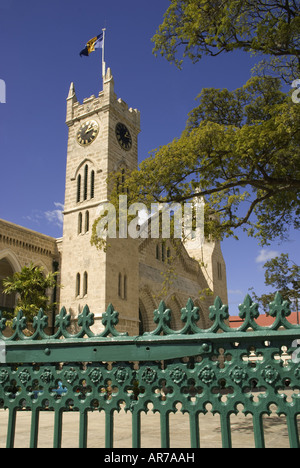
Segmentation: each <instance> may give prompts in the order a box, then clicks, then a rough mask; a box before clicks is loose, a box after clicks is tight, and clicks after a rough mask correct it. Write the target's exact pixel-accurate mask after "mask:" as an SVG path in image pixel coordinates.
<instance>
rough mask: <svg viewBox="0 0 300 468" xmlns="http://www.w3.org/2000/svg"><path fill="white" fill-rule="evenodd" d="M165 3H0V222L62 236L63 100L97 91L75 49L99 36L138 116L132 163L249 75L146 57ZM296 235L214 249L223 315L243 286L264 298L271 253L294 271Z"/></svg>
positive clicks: (224, 62)
mask: <svg viewBox="0 0 300 468" xmlns="http://www.w3.org/2000/svg"><path fill="white" fill-rule="evenodd" d="M168 5H169V0H151V1H146V0H127V1H126V2H125V1H124V0H110V1H104V0H94V2H91V3H89V2H82V1H78V0H52V1H51V2H50V1H45V0H26V1H24V0H0V79H2V80H4V81H5V83H6V103H5V104H3V103H0V158H1V159H0V161H1V166H0V167H1V189H0V190H1V194H2V196H1V202H0V218H2V219H6V220H8V221H11V222H14V223H17V224H20V225H22V226H25V227H27V228H30V229H33V230H36V231H39V232H43V233H45V234H48V235H51V236H54V237H60V236H61V235H62V223H61V221H62V216H61V209H62V206H63V203H64V185H65V166H66V153H67V127H66V125H65V123H64V122H65V111H66V97H67V94H68V90H69V86H70V82H71V81H74V83H75V89H76V94H77V97H78V99H79V100H80V101H82V100H83V99H84V98H85V97H89V96H90V95H92V94H97V93H98V92H99V91H100V90H101V86H102V83H101V52H100V51H96V52H95V53H94V54H92V55H91V56H90V57H88V58H86V57H83V58H80V57H79V52H80V51H81V50H82V49H83V48H84V46H85V43H86V42H87V41H88V40H89V39H90V38H91V37H93V36H95V35H97V34H99V33H100V32H101V30H102V28H103V27H106V28H107V33H106V44H105V45H106V62H107V66H109V67H111V70H112V73H113V76H114V80H115V90H116V93H117V95H118V97H121V98H122V99H123V100H125V101H126V102H127V103H128V104H129V106H130V107H133V108H138V109H139V110H140V111H141V125H142V132H141V134H140V137H139V160H140V161H141V160H143V159H144V158H146V157H147V155H148V153H149V151H151V150H152V149H154V148H157V147H159V146H161V145H164V144H167V143H169V142H170V141H171V140H173V139H174V138H176V137H178V136H179V135H180V134H181V132H182V130H183V128H184V126H185V123H186V120H187V114H188V112H189V111H191V110H192V109H193V108H194V107H195V105H196V103H195V98H196V97H197V95H198V94H199V93H200V92H201V90H202V88H206V87H215V88H228V89H235V88H237V87H240V86H242V85H243V84H244V83H245V82H246V81H247V80H248V79H249V78H250V76H251V68H252V66H253V64H254V60H253V58H250V57H249V56H248V55H247V54H242V53H235V54H233V55H224V56H220V57H218V58H214V59H212V58H205V59H203V60H202V61H201V62H199V63H198V64H196V65H192V64H191V63H189V62H188V61H187V62H186V63H185V64H184V68H183V70H181V71H179V70H178V69H177V68H176V67H175V66H174V65H170V64H169V63H168V62H167V61H166V60H165V59H163V58H161V57H159V58H155V57H154V56H153V54H152V49H153V44H152V42H151V38H152V37H153V35H154V34H155V32H156V29H157V28H158V26H159V24H161V22H162V19H163V14H164V12H165V11H166V9H167V7H168ZM298 245H299V232H292V233H291V236H290V241H289V242H287V243H284V244H279V245H278V244H277V243H274V244H272V245H271V246H269V247H267V248H264V249H263V248H262V247H261V246H259V244H258V242H257V241H256V240H253V239H249V238H247V237H246V236H245V235H243V234H241V236H240V240H239V241H236V240H233V239H229V240H227V239H226V240H225V241H224V242H223V245H222V249H223V254H224V257H225V261H226V264H227V279H228V291H229V305H230V311H231V314H233V315H235V314H237V313H238V309H237V306H238V304H239V303H240V302H242V300H243V298H244V296H245V295H246V294H247V292H248V288H249V287H251V286H253V287H254V288H255V290H256V292H257V293H258V294H261V293H262V292H264V291H266V288H265V286H264V275H263V269H262V265H263V263H264V262H265V261H266V260H268V259H269V258H271V257H272V256H275V255H277V254H279V253H281V252H285V253H290V257H291V258H292V259H293V260H294V261H295V262H296V263H298V264H299V262H300V253H299V249H298Z"/></svg>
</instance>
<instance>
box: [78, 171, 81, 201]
mask: <svg viewBox="0 0 300 468" xmlns="http://www.w3.org/2000/svg"><path fill="white" fill-rule="evenodd" d="M80 198H81V175H80V174H79V176H78V177H77V203H79V202H80Z"/></svg>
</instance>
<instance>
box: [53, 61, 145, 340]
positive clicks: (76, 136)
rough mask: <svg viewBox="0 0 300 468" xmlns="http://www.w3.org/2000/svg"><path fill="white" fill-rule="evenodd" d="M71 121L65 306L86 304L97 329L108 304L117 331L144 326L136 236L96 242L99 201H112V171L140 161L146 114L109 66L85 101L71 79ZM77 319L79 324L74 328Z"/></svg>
mask: <svg viewBox="0 0 300 468" xmlns="http://www.w3.org/2000/svg"><path fill="white" fill-rule="evenodd" d="M66 124H67V126H68V127H69V135H68V150H67V168H66V189H65V208H64V230H63V240H62V246H61V257H62V264H61V284H62V289H61V293H60V296H61V297H60V300H61V306H63V305H64V306H66V307H70V310H69V311H70V312H71V314H72V317H74V318H75V317H77V315H78V311H82V309H83V307H84V306H85V305H86V304H88V305H89V307H90V310H91V312H93V313H94V315H95V329H96V330H101V327H102V324H101V317H102V314H103V312H105V310H106V309H107V307H108V305H109V304H110V303H112V304H113V306H114V308H115V309H116V310H118V311H119V312H120V316H119V319H120V321H119V326H118V328H119V330H120V331H124V330H125V331H128V332H129V334H133V335H134V334H137V333H138V330H139V296H138V293H139V257H138V244H137V242H135V241H134V240H133V239H130V238H128V239H110V241H109V243H110V246H109V247H108V249H107V251H106V252H104V251H99V250H97V249H96V248H95V247H94V246H92V245H91V243H90V240H91V233H92V226H93V223H94V221H95V219H96V218H97V208H98V206H99V204H100V203H103V202H106V201H108V197H109V193H108V186H107V177H108V175H109V173H111V172H113V171H123V170H124V173H125V171H128V170H129V171H131V170H134V169H136V168H137V164H138V134H139V132H140V113H139V111H137V110H136V109H132V108H128V106H127V104H126V103H125V102H124V101H123V100H122V99H118V98H117V97H116V95H115V92H114V80H113V77H112V75H111V71H110V69H108V70H107V73H106V76H105V78H104V83H103V91H101V92H100V93H99V95H98V96H91V97H89V98H87V99H84V101H83V103H82V104H81V103H79V102H78V100H77V97H76V94H75V89H74V85H73V83H72V84H71V86H70V91H69V95H68V97H67V118H66ZM75 325H76V324H74V326H75Z"/></svg>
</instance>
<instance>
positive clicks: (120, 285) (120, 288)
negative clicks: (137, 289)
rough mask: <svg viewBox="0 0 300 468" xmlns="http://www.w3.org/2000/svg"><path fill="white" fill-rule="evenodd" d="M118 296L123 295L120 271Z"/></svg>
mask: <svg viewBox="0 0 300 468" xmlns="http://www.w3.org/2000/svg"><path fill="white" fill-rule="evenodd" d="M118 296H119V297H122V275H121V273H119V279H118Z"/></svg>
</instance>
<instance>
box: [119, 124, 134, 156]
mask: <svg viewBox="0 0 300 468" xmlns="http://www.w3.org/2000/svg"><path fill="white" fill-rule="evenodd" d="M116 137H117V140H118V142H119V144H120V146H121V148H123V150H125V151H129V150H130V149H131V147H132V138H131V135H130V132H129V130H128V128H127V127H126V125H124V124H122V123H118V124H117V125H116Z"/></svg>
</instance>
